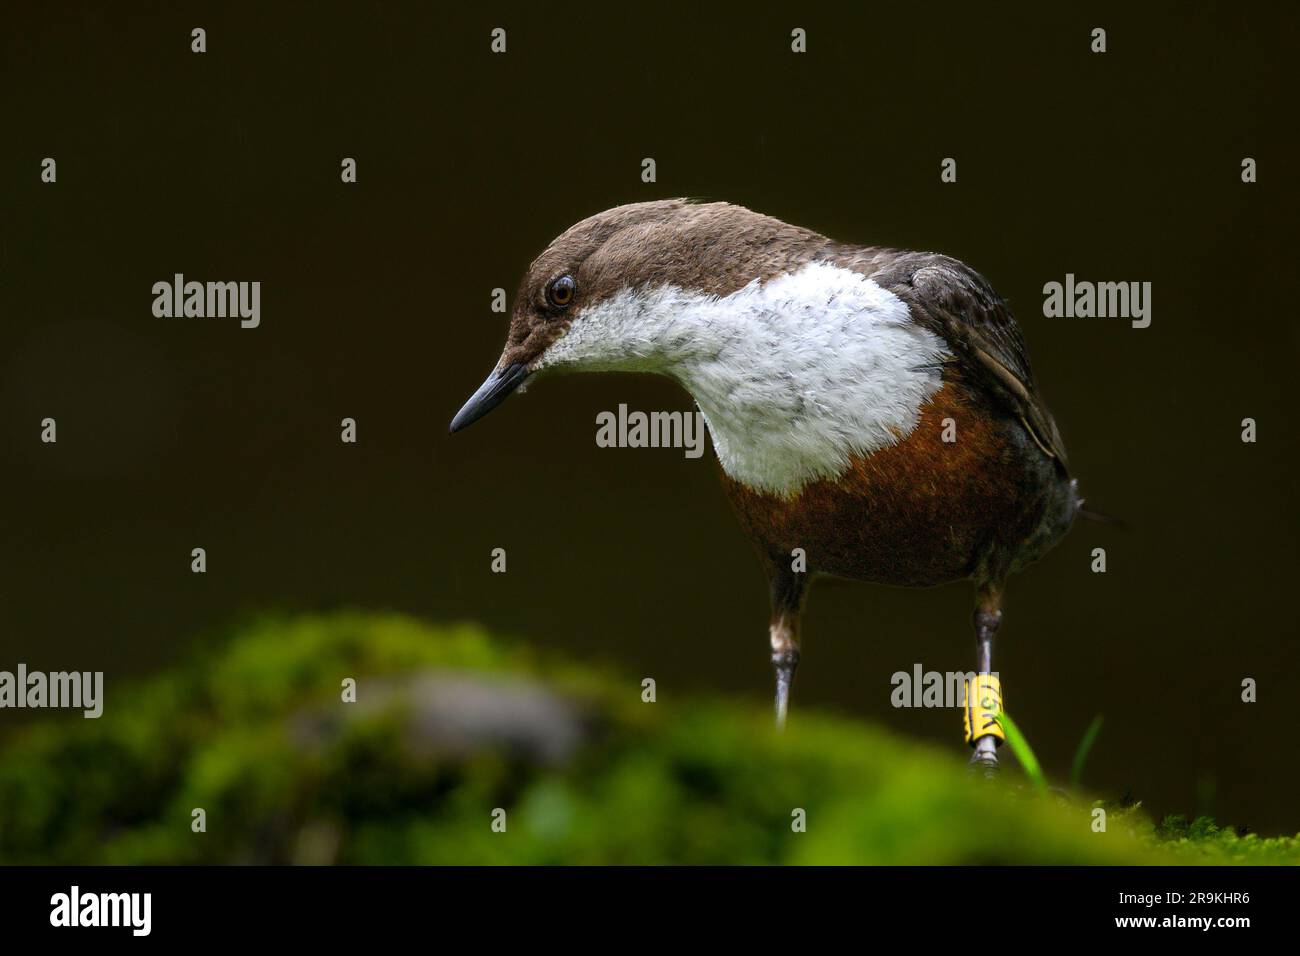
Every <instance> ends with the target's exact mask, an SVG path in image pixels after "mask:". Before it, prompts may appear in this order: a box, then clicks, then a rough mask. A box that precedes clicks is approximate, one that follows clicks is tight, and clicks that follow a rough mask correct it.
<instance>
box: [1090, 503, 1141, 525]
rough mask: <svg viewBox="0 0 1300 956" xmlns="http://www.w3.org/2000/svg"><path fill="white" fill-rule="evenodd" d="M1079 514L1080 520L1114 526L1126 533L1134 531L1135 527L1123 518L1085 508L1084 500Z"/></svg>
mask: <svg viewBox="0 0 1300 956" xmlns="http://www.w3.org/2000/svg"><path fill="white" fill-rule="evenodd" d="M1078 514H1079V517H1080V518H1087V519H1088V520H1089V521H1095V522H1097V523H1098V524H1109V525H1114V526H1115V527H1117V528H1123V529H1124V530H1125V531H1132V530H1133V526H1132V525H1131V524H1129V523H1128V522H1127V521H1125V520H1124V519H1123V518H1118V517H1116V516H1115V515H1112V514H1107V513H1106V512H1104V511H1098V510H1097V509H1096V508H1085V507H1084V506H1083V501H1082V500H1080V501H1079V509H1078Z"/></svg>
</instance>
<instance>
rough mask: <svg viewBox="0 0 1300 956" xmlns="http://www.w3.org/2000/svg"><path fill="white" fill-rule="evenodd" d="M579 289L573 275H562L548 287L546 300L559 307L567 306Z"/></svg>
mask: <svg viewBox="0 0 1300 956" xmlns="http://www.w3.org/2000/svg"><path fill="white" fill-rule="evenodd" d="M577 291H578V287H577V285H576V284H575V283H574V281H573V276H560V277H559V278H558V279H556V280H555V281H554V282H552V283H551V284H550V285H549V286H547V287H546V300H547V301H548V302H550V303H551V305H553V306H555V308H557V309H563V308H567V307H568V305H569V303H570V302H572V301H573V296H574V294H575V293H576V292H577Z"/></svg>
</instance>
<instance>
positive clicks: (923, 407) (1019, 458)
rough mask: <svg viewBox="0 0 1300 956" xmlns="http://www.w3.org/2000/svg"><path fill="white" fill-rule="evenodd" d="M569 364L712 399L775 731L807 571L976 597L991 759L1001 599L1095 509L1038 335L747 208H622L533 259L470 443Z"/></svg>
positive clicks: (921, 275) (911, 261)
mask: <svg viewBox="0 0 1300 956" xmlns="http://www.w3.org/2000/svg"><path fill="white" fill-rule="evenodd" d="M551 370H554V371H560V370H571V371H620V370H621V371H635V372H656V373H659V374H662V375H666V376H668V377H670V378H672V379H675V380H676V381H677V382H679V383H680V384H681V385H682V386H683V387H684V388H685V389H686V390H687V391H688V392H690V394H691V395H692V396H693V397H694V399H695V401H696V403H697V404H698V405H699V407H700V411H701V412H702V413H703V415H704V419H705V421H706V422H707V424H708V428H709V433H710V435H711V437H712V440H713V446H714V449H715V451H716V452H717V455H718V461H719V463H720V465H721V468H722V475H723V479H722V480H723V483H724V485H725V487H726V491H727V495H728V497H729V498H730V499H731V502H732V504H733V506H734V507H735V510H736V513H737V515H738V516H739V518H740V522H741V525H742V526H743V527H744V529H745V531H746V532H747V533H748V534H749V536H750V538H751V539H752V540H753V542H754V544H755V545H756V547H757V549H758V552H759V554H760V556H761V558H762V561H763V564H764V567H765V568H766V570H767V575H768V580H769V582H770V584H771V595H772V623H771V642H772V662H773V665H774V666H775V668H776V714H777V722H778V724H782V725H783V724H784V722H785V717H786V710H787V706H788V700H789V695H790V684H791V681H792V680H793V677H794V671H795V667H796V665H797V664H798V662H799V615H800V611H801V608H802V605H803V598H804V594H805V591H806V589H807V586H808V581H809V576H810V575H811V574H816V573H821V574H830V575H835V576H840V577H846V578H853V579H858V580H864V581H874V582H879V583H883V584H895V585H909V586H913V587H926V586H931V585H937V584H943V583H945V582H948V581H954V580H959V579H969V580H971V581H973V582H974V583H975V588H976V602H975V614H974V622H975V632H976V649H977V654H976V663H977V671H976V673H977V676H976V677H975V678H974V680H971V681H968V682H967V685H966V702H965V706H964V708H963V714H964V719H965V728H966V739H967V742H968V743H969V744H970V745H971V747H972V748H973V750H974V753H973V755H972V761H973V762H975V763H978V764H982V765H985V766H988V767H993V766H996V764H997V745H998V744H1000V743H1001V741H1002V739H1003V733H1002V729H1001V726H1000V724H999V723H998V722H997V720H996V718H997V716H998V714H999V713H1000V710H1001V687H1000V683H999V680H998V678H997V676H996V675H994V674H993V673H991V671H992V644H993V635H994V634H995V633H996V631H997V629H998V625H999V623H1000V621H1001V619H1002V608H1001V603H1002V589H1003V584H1004V582H1005V581H1006V578H1007V576H1008V575H1009V574H1010V573H1011V572H1013V571H1016V570H1018V569H1019V568H1021V567H1023V566H1024V565H1026V564H1028V563H1029V562H1031V561H1034V560H1036V559H1037V558H1039V557H1040V556H1042V555H1043V554H1044V553H1045V552H1046V551H1047V550H1048V549H1049V548H1051V547H1052V546H1053V545H1054V544H1055V543H1056V542H1057V541H1059V540H1060V539H1061V537H1062V536H1063V535H1064V534H1065V533H1066V531H1067V530H1068V529H1069V528H1070V525H1071V523H1072V522H1073V520H1074V517H1075V514H1076V513H1077V512H1078V511H1079V509H1080V507H1081V504H1082V502H1081V501H1080V499H1079V497H1078V495H1077V493H1076V482H1075V481H1073V480H1072V479H1071V478H1070V476H1069V472H1068V470H1067V465H1066V459H1065V449H1064V448H1063V447H1062V444H1061V437H1060V434H1059V433H1058V431H1057V428H1056V424H1055V422H1054V421H1053V420H1052V416H1051V413H1050V412H1049V411H1048V410H1047V407H1046V405H1045V404H1044V403H1043V401H1042V399H1041V398H1040V397H1039V394H1038V389H1037V387H1036V386H1035V384H1034V378H1033V375H1032V373H1031V372H1030V369H1029V360H1028V356H1027V355H1026V353H1025V343H1024V339H1023V338H1022V337H1021V334H1020V329H1019V328H1018V327H1017V326H1016V323H1015V320H1014V319H1013V318H1012V317H1011V313H1010V311H1009V310H1008V309H1007V306H1006V304H1005V303H1004V302H1003V301H1002V299H1001V298H1000V297H999V296H998V295H997V293H996V292H994V291H993V289H992V287H991V286H990V285H989V283H988V282H987V281H986V280H985V279H984V278H983V277H982V276H981V275H979V273H977V272H975V270H973V269H971V268H970V267H969V266H967V265H964V264H963V263H961V262H958V261H957V260H955V259H950V258H948V257H947V256H942V255H938V254H935V253H929V252H902V251H897V250H892V249H882V248H871V247H861V246H853V245H845V244H842V243H838V242H834V241H832V240H830V239H827V238H826V237H825V236H821V235H818V234H817V233H815V232H812V231H810V230H808V229H801V228H799V227H797V226H791V225H788V224H786V223H784V222H781V221H780V220H777V219H773V218H771V217H769V216H763V215H759V214H757V213H754V212H751V211H750V210H748V209H745V208H742V207H740V206H734V205H730V204H728V203H693V202H690V201H688V200H666V201H660V202H644V203H635V204H633V205H627V206H619V207H617V208H615V209H610V210H607V211H605V212H602V213H599V214H598V215H595V216H592V217H591V218H589V219H584V220H583V221H582V222H579V223H578V224H577V225H575V226H573V227H572V228H570V229H569V230H568V231H566V232H565V233H564V234H563V235H561V236H560V237H559V238H557V239H556V240H555V241H554V242H552V243H551V244H550V246H549V247H548V248H547V249H546V251H545V252H543V253H542V254H541V255H540V256H538V258H537V259H536V261H534V262H533V264H532V266H531V267H530V268H529V270H528V274H527V276H526V277H525V278H524V280H523V283H522V284H521V285H520V288H519V293H518V296H517V298H516V300H515V306H514V312H513V316H512V318H511V322H510V330H509V333H508V336H507V340H506V345H505V350H504V351H503V353H502V355H501V359H500V361H499V362H497V365H496V368H495V369H493V371H492V373H491V374H490V375H489V376H488V378H487V381H485V382H484V383H483V384H482V386H481V387H480V388H479V390H478V391H477V392H475V393H474V395H473V397H471V398H470V400H469V401H468V402H466V403H465V406H464V407H463V408H462V409H461V410H460V412H459V413H458V414H457V415H456V417H455V418H454V419H453V420H452V423H451V430H452V431H453V432H455V431H458V430H459V429H461V428H464V427H465V426H466V425H469V424H470V423H471V422H474V421H476V420H477V419H479V418H480V417H482V416H483V415H485V414H486V413H487V412H489V411H490V410H491V409H493V408H494V407H496V405H498V404H499V403H500V402H501V401H502V400H503V399H504V398H505V397H506V396H507V395H509V394H510V393H511V392H513V391H515V390H516V389H518V388H519V387H520V386H521V385H523V384H524V383H525V382H526V381H528V380H529V379H530V378H532V377H533V376H536V375H537V374H538V373H541V372H546V371H551ZM796 548H801V549H803V553H804V555H805V556H806V571H796V570H793V568H794V567H795V566H796V562H795V560H794V558H793V557H792V554H793V552H794V549H796Z"/></svg>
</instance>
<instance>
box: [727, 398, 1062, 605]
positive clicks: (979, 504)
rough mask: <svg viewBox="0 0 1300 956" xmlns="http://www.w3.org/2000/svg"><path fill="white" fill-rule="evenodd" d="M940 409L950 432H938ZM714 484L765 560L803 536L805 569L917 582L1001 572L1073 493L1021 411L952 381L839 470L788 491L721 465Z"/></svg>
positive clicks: (785, 559)
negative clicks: (1017, 415)
mask: <svg viewBox="0 0 1300 956" xmlns="http://www.w3.org/2000/svg"><path fill="white" fill-rule="evenodd" d="M945 419H951V420H952V422H953V424H954V425H955V428H956V432H955V440H954V441H944V430H945ZM949 433H950V434H951V428H950V429H949ZM723 484H724V486H725V488H726V490H727V494H728V497H729V498H730V499H731V502H732V505H733V507H734V508H735V510H736V513H737V515H738V517H739V518H740V522H741V524H742V526H743V527H744V528H745V530H746V531H747V532H748V533H749V535H750V536H751V537H752V538H753V539H754V541H755V542H756V544H757V545H758V547H759V548H760V550H761V551H763V552H764V553H765V554H766V555H767V556H768V557H769V558H770V559H771V560H772V561H774V562H780V563H783V564H786V565H787V566H788V564H789V562H790V561H791V560H792V558H791V553H792V551H793V549H795V548H802V549H804V552H805V553H806V555H807V566H808V570H809V571H820V572H824V573H828V574H834V575H839V576H842V577H848V578H855V579H859V580H865V581H874V582H878V583H882V584H900V585H910V586H919V587H924V586H929V585H935V584H943V583H945V582H948V581H953V580H958V579H962V578H968V577H985V578H999V577H1001V576H1003V575H1005V574H1006V573H1007V571H1008V570H1010V569H1012V568H1014V567H1017V566H1019V565H1021V564H1023V563H1027V562H1028V561H1030V560H1033V559H1034V558H1036V557H1037V556H1038V553H1039V552H1041V551H1043V550H1046V548H1047V547H1050V546H1051V544H1053V543H1055V540H1056V539H1057V538H1058V537H1059V534H1056V533H1055V530H1054V529H1053V533H1051V534H1047V535H1044V534H1043V531H1042V528H1043V526H1044V523H1045V521H1050V520H1052V518H1053V517H1054V516H1055V514H1056V513H1057V512H1062V510H1063V509H1062V504H1063V497H1062V496H1064V495H1068V494H1070V493H1071V491H1070V489H1069V487H1068V480H1067V479H1065V478H1064V476H1063V475H1061V474H1059V472H1058V470H1057V469H1056V467H1055V464H1054V463H1053V462H1052V461H1051V460H1050V459H1049V458H1047V456H1046V455H1044V454H1043V453H1042V452H1041V451H1040V450H1039V449H1038V448H1036V447H1035V446H1034V445H1033V443H1032V441H1031V439H1030V438H1029V436H1028V435H1027V434H1026V433H1025V432H1024V430H1023V427H1022V426H1021V425H1020V423H1019V422H1017V421H1015V420H1014V419H1010V418H1006V417H1004V416H1000V415H998V414H996V413H994V412H992V411H990V410H989V409H987V408H985V407H983V406H981V405H979V404H976V403H972V402H970V401H969V400H968V398H967V396H966V395H965V393H964V390H963V389H962V387H961V386H960V385H958V384H956V383H953V382H949V383H948V384H946V385H944V387H943V388H942V389H940V391H939V392H938V393H936V394H935V396H934V397H933V398H932V399H931V400H930V401H929V402H928V403H927V404H926V406H925V408H924V409H923V410H922V415H921V421H920V423H919V424H918V426H917V427H916V428H915V429H914V430H913V431H912V432H911V433H910V434H909V435H907V436H906V437H905V438H903V439H901V440H900V441H899V442H898V443H897V444H894V445H891V446H888V447H887V448H883V449H881V450H879V451H876V452H874V453H872V454H870V455H866V456H860V457H855V458H854V459H853V460H852V462H851V464H850V466H849V468H848V470H847V471H846V472H845V473H844V474H842V475H840V476H839V477H837V478H834V479H827V480H823V481H817V482H813V483H811V484H808V485H805V486H804V488H803V489H802V490H801V491H800V492H799V493H798V494H797V495H795V496H793V497H791V498H782V497H780V496H778V495H773V494H769V493H765V492H759V491H755V490H754V489H752V488H750V487H748V486H747V485H744V484H742V483H740V482H738V481H736V480H735V479H732V478H730V477H729V476H727V475H725V474H724V475H723ZM1065 528H1068V521H1067V522H1066V524H1065V525H1064V527H1062V528H1061V531H1060V533H1064V530H1065ZM1030 542H1032V544H1031V543H1030ZM1031 550H1032V551H1033V552H1034V553H1027V552H1029V551H1031Z"/></svg>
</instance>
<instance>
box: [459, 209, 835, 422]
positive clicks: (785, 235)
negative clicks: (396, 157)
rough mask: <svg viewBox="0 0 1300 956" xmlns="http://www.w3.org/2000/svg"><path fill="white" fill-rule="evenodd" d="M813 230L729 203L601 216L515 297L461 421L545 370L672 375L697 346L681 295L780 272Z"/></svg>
mask: <svg viewBox="0 0 1300 956" xmlns="http://www.w3.org/2000/svg"><path fill="white" fill-rule="evenodd" d="M817 241H821V242H825V240H823V239H821V237H819V236H817V235H816V234H815V233H811V232H808V231H807V230H804V229H798V228H796V227H793V226H789V225H786V224H785V223H783V222H780V221H778V220H776V219H771V218H769V217H767V216H761V215H759V214H757V213H753V212H750V211H749V210H748V209H744V208H743V207H740V206H733V205H729V204H727V203H705V204H700V203H692V202H689V201H688V200H684V199H669V200H660V201H655V202H644V203H634V204H632V205H627V206H618V207H616V208H614V209H608V210H606V211H605V212H602V213H598V214H597V215H595V216H592V217H590V218H589V219H584V220H583V221H581V222H579V223H577V224H576V225H574V226H572V227H570V228H569V229H568V230H566V231H565V232H564V233H562V234H561V235H560V236H559V237H558V238H556V239H555V240H554V241H553V242H552V243H551V244H550V245H549V246H548V247H547V248H546V251H545V252H543V253H542V254H541V255H540V256H538V257H537V259H536V260H534V261H533V264H532V265H531V266H530V267H529V269H528V274H527V275H526V276H524V279H523V282H521V283H520V285H519V291H518V293H517V294H516V296H515V304H514V311H513V313H512V316H511V320H510V330H509V333H508V334H507V336H506V345H505V349H504V350H503V351H502V353H501V358H500V359H499V360H498V362H497V364H496V367H495V368H493V370H492V372H491V374H489V375H488V377H487V380H486V381H484V382H483V384H482V385H480V386H479V388H478V391H476V392H475V393H474V394H473V395H472V396H470V399H469V401H467V402H466V403H465V405H464V407H463V408H461V410H460V411H459V412H457V414H456V417H455V418H453V419H452V422H451V430H452V431H453V432H455V431H459V430H460V429H462V428H464V427H466V426H467V425H470V424H472V423H473V422H475V421H477V420H478V419H480V418H482V417H483V416H484V415H486V414H487V413H488V412H490V411H491V410H492V409H493V408H495V407H496V406H497V405H499V404H501V402H502V401H504V400H505V399H506V397H507V396H509V395H510V394H511V393H512V392H514V391H517V390H518V389H519V388H520V387H521V386H523V385H524V384H525V382H527V381H528V380H529V379H530V378H531V377H532V376H534V375H536V374H537V373H539V372H541V371H543V370H550V369H568V370H577V371H613V370H628V371H664V370H665V366H666V364H668V363H669V362H671V360H672V359H674V358H675V357H677V356H678V355H679V353H680V351H681V350H683V349H687V348H689V347H690V346H691V343H690V342H689V341H687V340H686V339H687V337H686V335H685V334H684V332H683V333H682V334H678V332H677V331H676V330H674V329H673V328H672V323H671V316H672V314H673V313H674V310H675V307H676V306H678V305H679V304H680V300H681V298H682V297H683V296H688V297H690V296H693V297H705V298H707V297H714V296H721V295H727V294H729V293H731V292H734V291H735V290H737V289H740V288H742V287H744V286H745V285H747V284H748V283H750V282H752V281H754V280H755V279H761V278H765V277H767V276H769V275H772V274H775V273H777V272H779V271H780V270H781V268H782V267H783V265H784V264H785V258H784V257H785V255H786V254H788V252H789V251H790V250H791V249H792V248H794V247H799V246H805V245H806V244H808V243H810V242H813V243H815V242H817Z"/></svg>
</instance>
